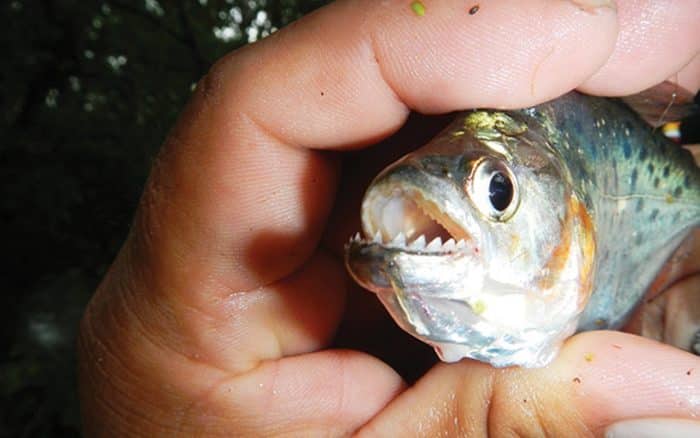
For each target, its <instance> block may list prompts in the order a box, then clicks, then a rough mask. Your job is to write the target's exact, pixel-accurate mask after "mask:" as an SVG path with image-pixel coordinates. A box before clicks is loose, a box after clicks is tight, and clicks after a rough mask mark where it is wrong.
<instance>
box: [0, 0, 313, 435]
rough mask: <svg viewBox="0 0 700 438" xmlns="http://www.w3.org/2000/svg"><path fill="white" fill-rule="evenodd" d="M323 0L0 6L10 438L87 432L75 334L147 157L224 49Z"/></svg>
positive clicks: (4, 379)
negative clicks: (79, 389)
mask: <svg viewBox="0 0 700 438" xmlns="http://www.w3.org/2000/svg"><path fill="white" fill-rule="evenodd" d="M323 3H325V1H323V0H307V1H303V0H248V1H243V0H108V1H92V0H80V1H79V0H14V1H13V0H6V1H4V2H2V5H0V23H2V28H0V48H2V54H3V55H2V58H3V59H2V62H0V65H2V68H1V69H0V190H2V193H1V194H0V217H1V218H2V227H1V229H2V233H3V234H4V235H3V237H2V242H3V247H2V249H3V257H2V260H3V261H2V264H1V266H2V272H3V275H2V279H3V291H2V293H1V294H0V315H1V318H0V324H1V325H2V331H1V332H0V437H6V436H7V437H9V436H77V435H79V416H78V403H77V395H76V391H75V388H76V376H75V363H74V362H75V353H74V342H75V335H76V328H77V324H78V321H79V318H80V315H81V313H82V309H83V308H84V306H85V304H86V302H87V300H88V299H89V297H90V295H91V293H92V291H93V290H94V289H95V287H96V285H97V283H98V282H99V280H100V278H101V276H102V275H103V274H104V272H105V270H106V268H107V267H108V265H109V263H110V261H111V260H112V259H113V257H114V255H115V253H116V251H117V250H118V248H119V246H120V244H121V242H122V240H123V239H124V237H125V235H126V232H127V230H128V226H129V222H130V220H131V217H132V214H133V211H134V208H135V206H136V204H137V201H138V197H139V193H140V191H141V188H142V186H143V182H144V180H145V178H146V175H147V172H148V169H149V165H150V162H151V160H152V158H153V156H154V154H155V152H156V151H157V149H158V147H159V145H160V143H161V142H162V140H163V138H164V137H165V135H166V133H167V130H168V128H169V127H170V126H171V125H172V124H173V122H174V120H175V117H176V116H177V114H178V112H179V111H180V109H181V108H182V107H183V105H184V103H185V102H186V100H187V99H188V97H189V95H190V93H191V90H192V87H193V85H194V84H195V83H196V81H197V80H198V79H199V78H201V77H202V75H203V74H205V73H206V71H207V69H208V68H209V66H210V65H211V64H212V62H213V61H215V60H216V59H217V58H219V57H220V56H222V55H223V54H224V53H226V52H228V51H230V50H232V49H235V48H237V47H239V46H241V45H243V44H245V43H247V42H249V41H254V40H256V39H259V38H263V37H265V36H266V35H269V34H270V33H271V32H274V31H275V30H276V29H278V28H280V27H282V26H284V25H285V24H287V23H289V22H290V21H293V20H295V19H296V18H298V17H299V16H301V15H303V14H305V13H307V12H308V11H310V10H313V9H315V8H317V7H319V6H321V5H322V4H323Z"/></svg>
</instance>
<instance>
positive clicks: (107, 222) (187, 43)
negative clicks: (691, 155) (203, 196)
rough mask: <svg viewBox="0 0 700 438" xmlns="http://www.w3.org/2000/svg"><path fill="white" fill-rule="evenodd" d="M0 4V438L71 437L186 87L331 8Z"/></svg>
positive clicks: (310, 2) (262, 3) (277, 1)
mask: <svg viewBox="0 0 700 438" xmlns="http://www.w3.org/2000/svg"><path fill="white" fill-rule="evenodd" d="M1 3H2V5H0V24H1V25H2V27H0V50H1V51H2V52H1V53H2V58H0V59H1V61H0V65H1V66H2V67H1V68H0V191H1V193H0V218H1V220H2V223H1V224H0V225H1V226H0V230H2V236H0V238H1V239H2V259H1V260H2V263H0V272H1V273H2V277H1V280H2V282H0V288H2V290H1V293H0V325H1V328H2V330H1V332H0V437H10V436H12V437H15V436H18V437H24V436H32V437H33V436H77V435H78V434H79V417H78V403H77V396H76V392H75V387H76V376H75V363H74V362H75V352H74V339H75V334H76V328H77V324H78V320H79V318H80V315H81V313H82V309H83V307H84V306H85V304H86V303H87V300H88V299H89V297H90V294H91V293H92V291H93V290H94V288H95V287H96V285H97V283H98V281H99V280H100V278H101V277H102V275H103V274H104V272H105V269H106V268H107V266H108V264H109V263H110V261H111V260H112V258H113V257H114V255H115V253H116V251H117V250H118V248H119V246H120V244H121V242H122V240H123V239H124V237H125V235H126V232H127V229H128V226H129V223H130V220H131V217H132V214H133V211H134V208H135V206H136V203H137V200H138V197H139V194H140V191H141V188H142V185H143V182H144V180H145V178H146V175H147V172H148V169H149V166H150V163H151V160H152V159H153V156H154V154H155V152H156V150H157V148H158V147H159V145H160V143H161V141H162V140H163V138H164V137H165V134H166V132H167V130H168V129H169V127H170V126H171V125H172V124H173V122H174V120H175V117H176V116H177V114H178V112H179V110H180V109H181V108H182V107H183V105H184V103H185V102H186V100H187V99H188V97H189V95H190V93H191V89H192V86H193V85H194V84H195V83H196V82H197V80H198V79H199V78H201V77H202V75H203V74H204V73H205V72H206V71H207V70H208V68H209V66H210V65H211V64H212V62H213V61H215V60H216V59H217V58H219V57H220V56H222V55H223V54H224V53H226V52H228V51H230V50H232V49H235V48H237V47H239V46H241V45H243V44H246V43H247V42H249V41H254V40H256V39H259V38H263V37H264V36H266V35H268V34H269V33H270V32H273V31H274V30H276V29H278V28H280V27H282V26H284V25H285V24H287V23H289V22H290V21H293V20H295V19H296V18H298V17H299V16H301V15H303V14H304V13H307V12H309V11H311V10H313V9H315V8H317V7H319V6H320V5H322V4H323V3H325V1H323V0H306V1H304V0H249V1H242V0H240V1H239V0H109V1H104V2H103V1H91V0H80V1H78V0H4V1H2V2H1ZM686 126H688V125H686ZM696 126H698V124H696ZM687 132H690V131H687ZM692 135H694V136H695V141H697V138H698V137H700V134H699V133H698V130H697V128H695V131H694V134H692Z"/></svg>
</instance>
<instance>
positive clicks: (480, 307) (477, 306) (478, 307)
mask: <svg viewBox="0 0 700 438" xmlns="http://www.w3.org/2000/svg"><path fill="white" fill-rule="evenodd" d="M472 310H473V311H474V313H476V314H477V315H481V314H482V313H484V310H486V303H484V302H483V301H481V300H476V302H475V303H474V304H473V305H472Z"/></svg>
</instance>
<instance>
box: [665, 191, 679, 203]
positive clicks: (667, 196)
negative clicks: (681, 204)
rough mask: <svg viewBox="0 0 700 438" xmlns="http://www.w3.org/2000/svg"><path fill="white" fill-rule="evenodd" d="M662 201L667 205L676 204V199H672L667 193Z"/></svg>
mask: <svg viewBox="0 0 700 438" xmlns="http://www.w3.org/2000/svg"><path fill="white" fill-rule="evenodd" d="M664 201H666V203H667V204H673V203H674V202H676V198H674V197H673V195H672V194H670V193H667V194H666V197H665V198H664Z"/></svg>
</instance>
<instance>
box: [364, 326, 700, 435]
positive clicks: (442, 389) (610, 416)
mask: <svg viewBox="0 0 700 438" xmlns="http://www.w3.org/2000/svg"><path fill="white" fill-rule="evenodd" d="M698 394H700V358H698V357H696V356H693V355H691V354H689V353H686V352H683V351H681V350H678V349H675V348H672V347H669V346H667V345H663V344H659V343H657V342H655V341H651V340H648V339H644V338H640V337H637V336H634V335H630V334H625V333H619V332H606V331H599V332H590V333H584V334H581V335H578V336H575V337H574V338H572V339H570V340H569V341H568V342H567V344H566V345H565V346H564V348H563V350H562V352H561V354H560V355H559V357H558V358H557V359H556V360H555V362H553V363H552V364H550V365H549V366H548V367H546V368H541V369H523V368H506V369H494V368H492V367H490V366H488V365H486V364H481V363H477V362H473V361H462V362H459V363H456V364H449V365H448V364H441V365H438V366H436V367H434V368H433V369H432V370H431V371H430V372H428V374H426V375H425V376H424V377H423V378H422V379H421V380H420V381H419V382H418V383H417V384H416V385H415V386H414V387H412V388H410V389H409V390H407V391H406V392H404V393H403V394H402V395H401V396H400V397H398V398H397V399H395V400H394V401H393V402H392V403H391V404H390V405H389V406H387V408H386V409H385V410H384V411H383V412H382V413H381V414H380V415H379V416H377V417H375V418H374V420H373V421H372V422H370V423H369V424H367V425H366V426H365V428H364V429H363V430H362V431H361V434H363V433H368V434H369V435H378V436H388V435H396V436H401V435H406V434H411V433H413V434H415V433H416V431H419V434H420V435H421V436H437V435H442V434H447V435H449V436H452V435H459V436H462V435H464V436H579V435H581V436H590V435H591V434H593V435H595V436H600V435H602V434H603V432H604V431H605V430H606V428H608V427H609V426H611V425H613V424H615V423H620V422H622V421H625V420H629V419H636V418H643V417H675V418H684V417H685V418H696V417H697V416H698V415H700V397H699V396H698ZM671 430H673V429H671ZM397 432H405V433H397ZM666 435H667V436H668V434H666Z"/></svg>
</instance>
